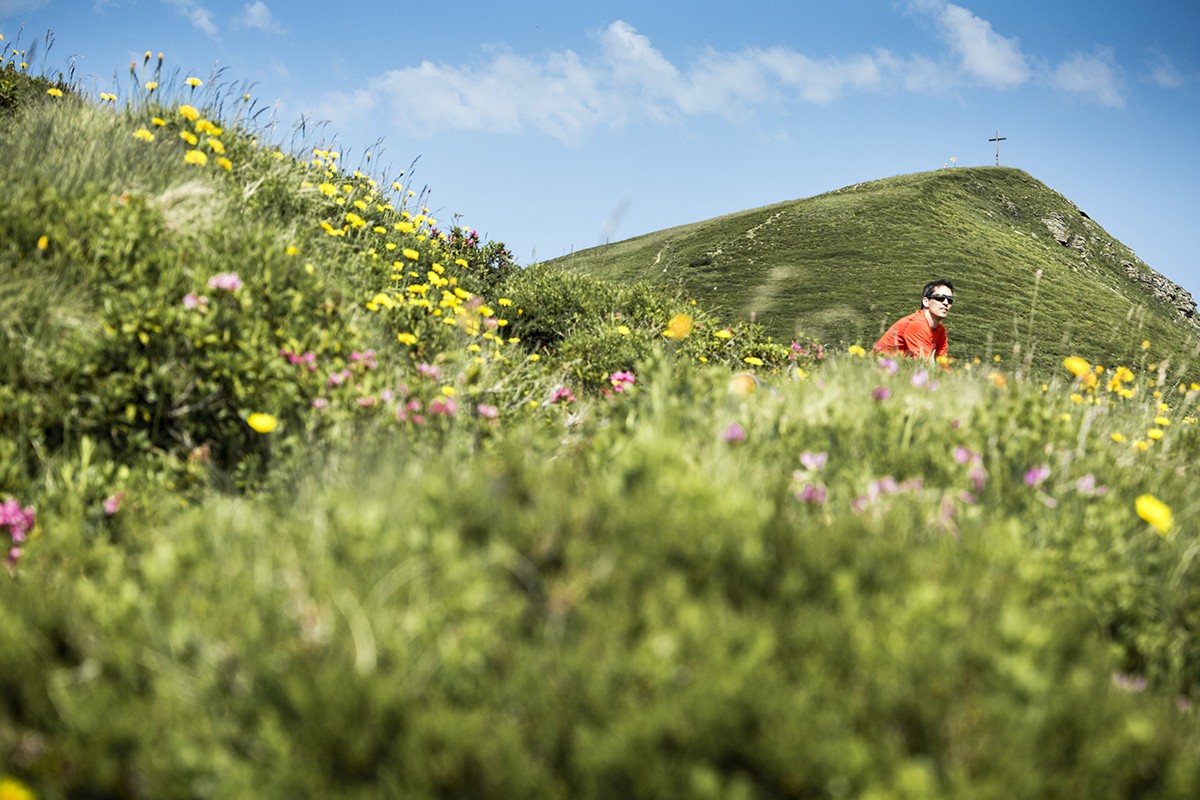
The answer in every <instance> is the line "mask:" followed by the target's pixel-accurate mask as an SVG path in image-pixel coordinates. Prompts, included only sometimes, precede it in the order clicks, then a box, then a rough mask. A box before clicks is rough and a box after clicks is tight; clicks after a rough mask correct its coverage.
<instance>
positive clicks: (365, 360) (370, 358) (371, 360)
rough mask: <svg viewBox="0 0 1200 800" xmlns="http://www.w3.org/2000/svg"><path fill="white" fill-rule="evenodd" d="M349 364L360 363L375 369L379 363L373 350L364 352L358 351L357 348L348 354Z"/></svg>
mask: <svg viewBox="0 0 1200 800" xmlns="http://www.w3.org/2000/svg"><path fill="white" fill-rule="evenodd" d="M350 363H351V364H360V363H361V364H362V365H363V366H364V367H366V368H367V369H375V368H376V367H377V366H379V363H378V362H377V361H376V360H375V351H374V350H367V351H366V352H365V353H360V352H358V351H357V350H355V351H354V352H352V353H351V354H350Z"/></svg>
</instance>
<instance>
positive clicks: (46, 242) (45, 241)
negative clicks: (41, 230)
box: [37, 236, 50, 250]
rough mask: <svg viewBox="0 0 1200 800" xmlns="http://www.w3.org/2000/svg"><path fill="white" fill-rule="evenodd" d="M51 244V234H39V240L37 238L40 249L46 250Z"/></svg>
mask: <svg viewBox="0 0 1200 800" xmlns="http://www.w3.org/2000/svg"><path fill="white" fill-rule="evenodd" d="M49 246H50V237H49V236H39V237H38V240H37V249H38V250H45V249H46V248H47V247H49Z"/></svg>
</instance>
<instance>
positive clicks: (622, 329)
mask: <svg viewBox="0 0 1200 800" xmlns="http://www.w3.org/2000/svg"><path fill="white" fill-rule="evenodd" d="M617 333H619V334H621V335H622V336H628V335H629V334H631V333H633V331H631V330H629V326H628V325H618V326H617Z"/></svg>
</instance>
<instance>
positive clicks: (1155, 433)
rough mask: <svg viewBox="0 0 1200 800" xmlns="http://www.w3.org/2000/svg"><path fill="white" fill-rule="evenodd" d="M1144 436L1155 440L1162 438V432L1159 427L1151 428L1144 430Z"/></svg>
mask: <svg viewBox="0 0 1200 800" xmlns="http://www.w3.org/2000/svg"><path fill="white" fill-rule="evenodd" d="M1146 436H1147V437H1148V438H1150V439H1153V440H1154V441H1156V442H1157V441H1158V440H1159V439H1161V438H1163V432H1162V429H1161V428H1151V429H1150V430H1148V431H1146Z"/></svg>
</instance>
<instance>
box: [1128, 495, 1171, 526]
mask: <svg viewBox="0 0 1200 800" xmlns="http://www.w3.org/2000/svg"><path fill="white" fill-rule="evenodd" d="M1133 507H1134V509H1135V510H1136V511H1137V515H1138V516H1139V517H1141V518H1142V519H1143V520H1145V521H1146V522H1148V523H1150V527H1152V528H1154V530H1156V531H1158V532H1159V533H1160V534H1162V535H1163V536H1166V535H1167V534H1169V533H1170V532H1171V528H1172V527H1173V526H1174V524H1175V520H1174V518H1173V517H1172V515H1171V507H1170V506H1168V505H1167V504H1166V503H1164V502H1163V501H1162V500H1159V499H1158V498H1157V497H1155V496H1154V495H1152V494H1143V495H1139V496H1138V498H1137V499H1136V500H1134V501H1133Z"/></svg>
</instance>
